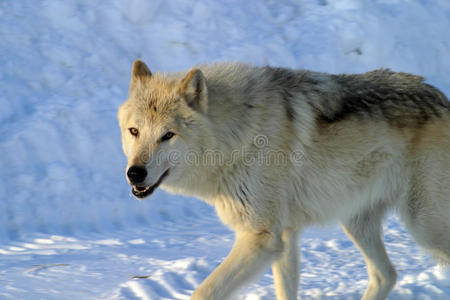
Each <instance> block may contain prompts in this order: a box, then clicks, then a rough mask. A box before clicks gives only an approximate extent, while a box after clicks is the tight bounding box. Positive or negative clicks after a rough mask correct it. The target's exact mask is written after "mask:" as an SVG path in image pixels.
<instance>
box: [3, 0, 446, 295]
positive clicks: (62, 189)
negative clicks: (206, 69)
mask: <svg viewBox="0 0 450 300" xmlns="http://www.w3.org/2000/svg"><path fill="white" fill-rule="evenodd" d="M448 28H450V2H448V1H447V0H435V1H426V0H423V1H407V0H390V1H386V0H377V1H369V0H365V1H357V0H341V1H329V0H317V1H312V0H311V1H309V0H308V1H275V0H273V1H271V0H268V1H256V0H251V1H237V0H226V1H213V0H198V1H192V2H191V1H186V0H173V1H162V0H158V1H145V0H112V1H100V0H97V1H75V0H66V1H51V0H49V1H31V0H23V1H12V0H8V1H1V2H0V36H1V41H2V42H1V43H0V67H1V72H0V90H1V91H2V93H1V94H0V123H1V124H2V126H1V127H0V156H1V157H2V159H1V160H0V176H1V177H0V178H1V184H0V195H1V201H0V211H1V212H2V213H1V214H0V225H1V226H0V298H2V299H76V298H80V299H99V298H100V299H188V298H189V295H190V293H191V292H192V291H193V289H194V288H195V287H196V286H198V284H199V283H200V282H201V281H202V280H203V279H204V278H205V277H206V276H207V275H208V274H209V273H210V272H211V271H212V270H213V269H214V268H215V267H216V266H217V265H218V264H219V263H220V261H221V260H222V259H223V258H224V257H225V256H226V254H227V252H228V251H229V249H230V248H231V245H232V241H233V233H232V232H231V231H229V230H228V229H227V228H225V227H224V226H223V225H222V224H221V223H220V222H219V221H218V219H217V217H216V214H215V212H214V210H213V209H212V208H211V207H209V206H207V205H206V204H204V203H202V202H200V201H199V200H197V199H192V198H187V197H182V196H172V195H168V194H166V193H165V192H163V191H157V192H156V193H155V195H154V196H152V198H150V199H148V200H145V201H137V200H135V199H134V198H132V197H131V196H130V192H129V190H130V189H129V187H128V186H127V184H126V182H125V178H124V167H125V164H126V163H125V157H124V155H123V153H122V150H121V145H120V135H119V129H118V126H117V121H116V111H117V107H118V106H119V105H120V104H121V103H122V102H123V101H124V100H125V98H126V97H127V90H128V82H129V76H130V75H129V74H130V69H131V63H132V61H133V60H135V59H138V58H139V59H143V60H144V61H145V62H147V63H148V65H149V66H150V68H151V69H152V70H160V71H172V70H180V69H188V68H189V67H191V66H192V65H194V64H197V63H204V62H212V61H223V60H237V61H244V62H249V63H254V64H258V65H263V64H271V65H276V66H283V67H291V68H306V69H312V70H316V71H323V72H330V73H344V72H364V71H368V70H371V69H375V68H381V67H383V68H391V69H393V70H397V71H405V72H411V73H416V74H419V75H422V76H425V77H426V78H427V81H428V82H430V83H431V84H433V85H435V86H437V87H438V88H440V89H441V90H442V91H443V92H445V93H446V94H447V95H449V94H450V76H448V73H449V71H450V35H449V33H448ZM385 241H386V245H387V251H388V252H389V254H390V257H391V258H392V261H393V263H394V265H395V266H396V268H397V271H398V274H399V280H398V283H397V285H396V287H395V289H394V290H393V292H392V294H391V295H390V299H448V298H449V297H450V273H449V271H448V270H444V269H441V268H439V267H437V266H436V265H435V263H434V261H432V260H431V258H430V257H429V256H428V255H427V254H426V253H424V252H423V251H422V250H421V249H419V248H418V247H417V246H416V245H415V243H414V242H413V241H412V240H411V238H410V237H409V236H408V235H407V233H406V232H405V230H404V229H403V227H402V225H401V223H399V222H398V220H397V218H396V217H393V216H391V217H389V218H388V220H387V222H386V225H385ZM301 251H302V271H301V277H302V280H301V284H300V291H299V295H302V296H303V297H305V298H314V299H330V298H331V299H359V298H360V297H361V295H362V292H363V290H364V288H365V286H366V285H367V275H366V271H365V266H364V262H363V259H362V256H361V255H360V254H359V252H358V250H357V249H356V248H355V247H354V246H353V245H352V244H351V242H350V241H349V239H348V238H347V237H346V236H345V235H344V234H343V233H342V231H341V230H340V229H339V227H338V226H331V227H329V228H311V229H309V230H307V231H306V232H305V234H304V235H303V236H302V239H301ZM273 298H274V289H273V282H272V275H271V273H270V272H269V271H268V272H267V273H265V274H264V276H263V277H262V278H261V279H260V280H259V281H257V282H256V283H254V284H252V285H251V286H249V287H248V288H246V289H245V290H244V291H243V292H242V293H241V296H240V299H247V300H249V299H273Z"/></svg>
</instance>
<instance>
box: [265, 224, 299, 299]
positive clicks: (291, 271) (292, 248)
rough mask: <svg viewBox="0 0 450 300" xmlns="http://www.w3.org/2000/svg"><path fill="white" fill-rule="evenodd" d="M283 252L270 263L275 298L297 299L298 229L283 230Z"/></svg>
mask: <svg viewBox="0 0 450 300" xmlns="http://www.w3.org/2000/svg"><path fill="white" fill-rule="evenodd" d="M282 240H283V244H284V247H283V253H282V255H281V257H280V258H279V259H278V260H276V261H275V262H274V263H273V265H272V273H273V278H274V280H275V291H276V295H277V300H295V299H297V287H298V284H299V252H298V231H297V230H293V229H290V228H286V229H284V230H283V235H282Z"/></svg>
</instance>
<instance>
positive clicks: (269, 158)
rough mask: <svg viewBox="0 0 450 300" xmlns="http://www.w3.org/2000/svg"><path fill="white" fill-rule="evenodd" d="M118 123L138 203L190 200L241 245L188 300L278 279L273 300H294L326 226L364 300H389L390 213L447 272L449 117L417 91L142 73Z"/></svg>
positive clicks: (234, 67) (363, 80) (433, 95)
mask: <svg viewBox="0 0 450 300" xmlns="http://www.w3.org/2000/svg"><path fill="white" fill-rule="evenodd" d="M118 119H119V125H120V128H121V134H122V144H123V150H124V153H125V155H126V156H127V158H128V165H127V168H126V178H127V180H128V183H129V184H130V185H131V186H132V194H133V195H134V196H135V197H137V198H138V199H142V198H145V197H147V196H149V195H151V194H152V192H153V191H154V190H155V189H156V188H158V187H159V186H161V188H163V189H164V190H167V191H168V192H171V193H177V194H184V195H189V196H195V197H197V198H200V199H202V200H204V201H206V202H207V203H209V204H211V205H213V206H214V207H215V209H216V211H217V214H218V216H219V218H220V219H221V220H222V221H223V223H225V224H226V225H227V226H229V227H230V228H231V229H233V230H234V231H235V233H236V234H235V243H234V245H233V247H232V250H231V252H230V253H229V255H228V256H227V257H226V258H225V260H224V261H223V262H222V263H221V264H220V265H219V266H218V267H217V269H216V270H214V271H213V272H212V273H211V274H210V275H209V276H208V277H207V278H206V279H205V280H204V282H203V283H202V284H201V285H200V286H199V287H198V288H197V289H196V290H195V291H194V293H193V295H192V298H191V299H219V300H223V299H229V298H231V297H232V296H233V295H235V294H236V292H237V291H238V289H239V288H240V287H242V286H243V285H245V284H246V283H248V282H249V281H250V280H252V279H254V278H255V277H257V276H258V275H259V274H261V273H262V272H263V271H264V270H266V268H268V267H269V266H270V265H271V267H272V272H273V276H274V281H275V290H276V291H275V292H276V297H277V299H296V298H297V287H298V285H299V265H300V262H299V249H298V242H299V241H298V238H299V234H300V232H301V231H302V230H303V229H304V228H305V227H307V226H310V225H314V224H326V223H329V222H331V221H338V222H340V224H341V225H342V227H343V229H344V231H345V233H346V234H347V235H348V236H349V237H350V238H351V240H352V241H353V242H354V243H355V245H356V246H357V247H358V248H359V250H360V251H361V253H362V255H363V256H364V259H365V261H366V264H367V272H368V277H369V284H368V287H367V289H366V291H365V292H364V294H363V296H362V299H365V300H369V299H385V298H386V297H387V295H388V294H389V292H390V290H391V289H392V288H393V286H394V284H395V282H396V271H395V269H394V267H393V265H392V263H391V262H390V260H389V258H388V256H387V254H386V250H385V247H384V245H383V241H382V237H381V223H382V220H383V216H384V215H385V214H386V212H387V211H388V210H390V209H392V210H396V211H397V212H398V214H399V215H400V218H401V219H402V220H403V222H404V223H405V225H406V227H407V229H408V231H409V232H410V233H411V234H412V236H413V237H414V238H415V240H416V241H417V242H418V243H419V244H420V245H421V246H422V247H424V248H425V249H427V250H428V251H430V253H431V254H432V255H433V256H434V257H436V258H437V259H438V260H439V261H441V262H443V263H444V264H447V263H449V262H450V234H449V232H450V184H449V183H450V105H449V101H448V99H447V98H446V96H445V95H444V94H443V93H442V92H440V91H439V90H438V89H436V88H435V87H433V86H431V85H429V84H427V83H425V82H424V78H422V77H419V76H415V75H411V74H407V73H397V72H393V71H390V70H388V69H381V70H375V71H371V72H367V73H364V74H351V75H344V74H341V75H333V74H326V73H319V72H313V71H307V70H294V69H287V68H277V67H270V66H264V67H259V66H252V65H247V64H242V63H215V64H207V65H200V66H198V67H194V68H193V69H191V70H189V71H185V72H174V73H158V72H156V73H154V74H152V72H151V71H150V69H149V68H148V67H147V65H146V64H145V63H144V62H142V61H139V60H138V61H136V62H134V64H133V66H132V75H131V82H130V89H129V96H128V99H127V100H126V101H125V102H124V103H123V104H122V105H121V106H120V108H119V111H118ZM211 154H213V155H211Z"/></svg>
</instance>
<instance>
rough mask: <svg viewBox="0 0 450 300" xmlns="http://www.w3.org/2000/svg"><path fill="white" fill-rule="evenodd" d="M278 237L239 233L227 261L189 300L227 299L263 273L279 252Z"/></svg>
mask: <svg viewBox="0 0 450 300" xmlns="http://www.w3.org/2000/svg"><path fill="white" fill-rule="evenodd" d="M281 250H282V241H281V236H280V235H277V234H273V233H269V232H266V231H264V232H245V233H243V232H239V233H237V235H236V241H235V243H234V245H233V248H232V249H231V252H230V254H229V255H228V256H227V258H226V259H225V260H224V261H223V262H222V263H221V264H220V265H219V267H217V269H216V270H214V272H212V273H211V275H209V276H208V278H206V280H205V281H204V282H203V283H202V284H201V285H200V286H199V287H198V289H197V290H196V291H195V292H194V294H193V295H192V298H191V299H192V300H224V299H229V297H230V296H232V295H233V293H235V292H236V291H237V290H238V289H239V288H240V287H241V286H242V285H244V284H245V283H247V282H248V281H250V280H252V279H254V277H256V275H259V274H260V273H262V272H263V271H264V270H265V269H266V268H267V267H268V266H270V264H271V262H272V261H273V260H275V259H276V258H277V257H278V256H279V255H280V253H281Z"/></svg>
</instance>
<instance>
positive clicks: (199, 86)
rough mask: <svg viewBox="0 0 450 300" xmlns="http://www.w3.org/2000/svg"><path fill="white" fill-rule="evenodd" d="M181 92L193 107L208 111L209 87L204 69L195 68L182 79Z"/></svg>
mask: <svg viewBox="0 0 450 300" xmlns="http://www.w3.org/2000/svg"><path fill="white" fill-rule="evenodd" d="M179 93H180V95H181V96H183V97H184V98H185V100H186V102H187V104H188V105H189V106H190V107H192V108H193V109H195V110H197V111H200V112H203V113H204V112H206V110H207V109H208V88H207V87H206V78H205V76H203V73H202V71H200V70H199V69H193V70H191V71H190V72H189V74H187V76H186V77H184V78H183V80H181V83H180V86H179Z"/></svg>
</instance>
